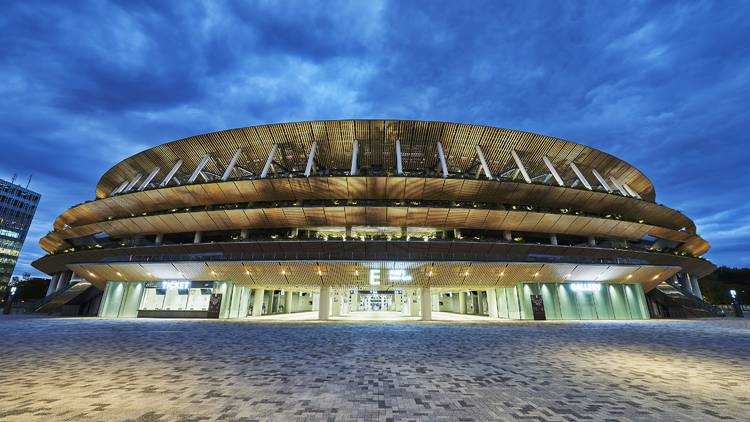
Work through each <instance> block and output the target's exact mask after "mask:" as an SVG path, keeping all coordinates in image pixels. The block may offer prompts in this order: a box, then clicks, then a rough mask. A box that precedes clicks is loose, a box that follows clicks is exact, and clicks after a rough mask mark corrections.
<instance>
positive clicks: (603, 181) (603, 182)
mask: <svg viewBox="0 0 750 422" xmlns="http://www.w3.org/2000/svg"><path fill="white" fill-rule="evenodd" d="M591 173H593V174H594V177H596V180H598V181H599V184H600V185H602V187H603V188H604V190H606V191H607V192H609V193H612V188H610V187H609V185H608V184H607V181H606V180H604V178H603V177H602V175H601V174H599V172H598V171H596V169H592V170H591Z"/></svg>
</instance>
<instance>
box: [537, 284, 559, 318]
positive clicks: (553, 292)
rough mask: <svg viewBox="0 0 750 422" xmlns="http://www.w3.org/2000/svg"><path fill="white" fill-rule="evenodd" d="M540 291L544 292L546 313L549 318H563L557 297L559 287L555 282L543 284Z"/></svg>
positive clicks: (543, 298)
mask: <svg viewBox="0 0 750 422" xmlns="http://www.w3.org/2000/svg"><path fill="white" fill-rule="evenodd" d="M539 291H541V292H542V300H544V313H545V315H546V317H547V319H561V318H562V316H561V314H560V302H559V301H558V298H557V289H556V288H555V285H554V284H546V283H545V284H541V285H540V288H539Z"/></svg>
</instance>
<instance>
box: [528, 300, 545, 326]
mask: <svg viewBox="0 0 750 422" xmlns="http://www.w3.org/2000/svg"><path fill="white" fill-rule="evenodd" d="M531 312H532V313H533V314H534V320H535V321H544V320H546V319H547V315H546V314H545V313H544V299H543V298H542V295H531Z"/></svg>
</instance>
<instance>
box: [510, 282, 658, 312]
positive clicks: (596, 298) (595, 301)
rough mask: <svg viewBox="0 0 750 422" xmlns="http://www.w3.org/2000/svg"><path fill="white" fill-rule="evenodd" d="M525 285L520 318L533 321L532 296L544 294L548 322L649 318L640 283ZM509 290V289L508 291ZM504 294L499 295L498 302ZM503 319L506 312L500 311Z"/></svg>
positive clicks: (520, 286) (523, 286) (522, 286)
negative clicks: (559, 320)
mask: <svg viewBox="0 0 750 422" xmlns="http://www.w3.org/2000/svg"><path fill="white" fill-rule="evenodd" d="M575 284H576V283H566V284H555V283H525V284H522V285H519V286H518V290H517V291H520V292H521V295H522V296H521V301H520V304H521V310H522V311H521V318H520V319H533V315H532V313H531V295H532V294H541V295H542V299H543V300H544V312H545V316H546V318H547V319H591V320H593V319H647V318H648V309H647V308H646V303H645V296H644V294H643V288H642V287H641V285H640V284H626V285H622V284H604V283H602V284H599V283H582V284H585V285H584V286H582V287H583V288H581V286H575ZM499 290H500V289H499ZM508 290H510V289H508ZM502 295H503V293H500V294H498V302H499V301H500V299H499V298H500V297H501V296H502ZM500 310H501V314H500V315H501V316H500V317H501V318H505V315H506V314H505V313H503V312H502V311H503V309H502V308H501V309H500Z"/></svg>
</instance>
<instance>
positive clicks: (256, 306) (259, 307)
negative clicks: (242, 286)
mask: <svg viewBox="0 0 750 422" xmlns="http://www.w3.org/2000/svg"><path fill="white" fill-rule="evenodd" d="M264 296H265V290H263V289H255V297H253V316H261V315H263V298H264Z"/></svg>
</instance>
